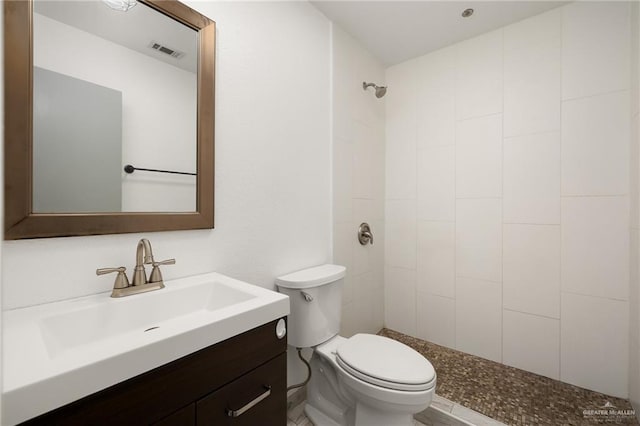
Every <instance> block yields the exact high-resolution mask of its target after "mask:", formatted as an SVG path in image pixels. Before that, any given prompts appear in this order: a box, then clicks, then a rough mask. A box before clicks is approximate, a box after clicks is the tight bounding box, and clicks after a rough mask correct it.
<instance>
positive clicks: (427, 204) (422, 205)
mask: <svg viewBox="0 0 640 426" xmlns="http://www.w3.org/2000/svg"><path fill="white" fill-rule="evenodd" d="M455 170H456V162H455V148H454V147H453V146H443V147H434V148H428V149H422V150H419V151H418V219H420V220H451V221H453V220H455V215H456V213H455V211H456V210H455V209H456V171H455Z"/></svg>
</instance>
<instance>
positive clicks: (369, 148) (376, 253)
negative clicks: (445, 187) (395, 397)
mask: <svg viewBox="0 0 640 426" xmlns="http://www.w3.org/2000/svg"><path fill="white" fill-rule="evenodd" d="M332 45H333V49H332V51H333V254H334V256H333V258H334V262H335V263H337V264H340V265H344V266H346V267H347V276H346V278H345V286H344V291H343V298H342V305H343V306H342V330H341V334H342V335H343V336H351V335H353V334H355V333H358V332H360V333H362V332H369V333H376V332H378V331H379V330H380V329H381V328H382V325H383V316H384V290H383V285H384V260H383V256H384V175H385V174H384V168H385V166H384V123H385V121H384V100H385V98H382V99H378V98H376V97H375V95H374V91H373V90H372V89H369V90H368V91H366V92H365V91H364V90H363V89H362V82H363V81H367V82H375V83H377V84H378V85H384V68H383V67H382V65H381V64H380V62H378V61H377V60H376V59H375V58H374V57H373V56H372V55H371V54H370V53H369V52H368V51H367V50H365V49H364V47H362V46H361V45H360V44H359V43H358V42H357V41H356V40H355V39H353V38H352V37H351V36H350V35H348V34H347V33H345V32H344V31H343V30H342V29H340V28H339V27H338V26H337V25H333V30H332ZM362 222H367V223H369V225H370V226H371V229H372V232H373V235H374V244H373V245H366V246H362V245H360V243H359V242H358V239H357V230H358V227H359V226H360V224H361V223H362Z"/></svg>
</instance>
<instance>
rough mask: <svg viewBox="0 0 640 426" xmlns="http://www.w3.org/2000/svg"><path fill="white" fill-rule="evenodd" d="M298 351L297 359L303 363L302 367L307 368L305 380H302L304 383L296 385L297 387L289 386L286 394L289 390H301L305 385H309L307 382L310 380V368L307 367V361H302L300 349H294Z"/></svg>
mask: <svg viewBox="0 0 640 426" xmlns="http://www.w3.org/2000/svg"><path fill="white" fill-rule="evenodd" d="M296 349H297V350H298V357H300V360H301V361H302V362H304V365H306V366H307V378H306V379H305V380H304V382H302V383H298V384H297V385H291V386H289V387H288V388H287V392H289V391H290V390H291V389H297V388H301V387H303V386H304V385H306V384H307V383H309V380H311V366H310V365H309V361H307V360H306V359H304V357H303V356H302V348H296Z"/></svg>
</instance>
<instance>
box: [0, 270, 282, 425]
mask: <svg viewBox="0 0 640 426" xmlns="http://www.w3.org/2000/svg"><path fill="white" fill-rule="evenodd" d="M165 285H166V288H164V289H161V290H158V291H153V292H149V293H144V294H139V295H133V296H127V297H124V298H119V299H115V298H111V297H109V296H110V293H101V294H98V295H93V296H88V297H82V298H78V299H71V300H65V301H62V302H55V303H48V304H44V305H39V306H33V307H28V308H23V309H15V310H10V311H7V312H4V314H3V328H4V336H3V339H4V343H3V356H2V361H3V396H2V398H3V399H2V402H3V411H2V416H3V418H2V424H3V425H13V424H16V423H20V422H22V421H25V420H28V419H30V418H33V417H35V416H38V415H40V414H43V413H46V412H48V411H50V410H52V409H55V408H57V407H60V406H63V405H65V404H68V403H70V402H73V401H75V400H77V399H80V398H82V397H84V396H87V395H90V394H92V393H94V392H97V391H99V390H101V389H105V388H107V387H109V386H112V385H115V384H117V383H120V382H122V381H124V380H127V379H129V378H131V377H134V376H136V375H139V374H141V373H143V372H145V371H148V370H151V369H153V368H156V367H159V366H161V365H164V364H166V363H168V362H171V361H174V360H176V359H178V358H181V357H183V356H185V355H188V354H190V353H192V352H195V351H197V350H200V349H203V348H205V347H207V346H210V345H212V344H215V343H218V342H221V341H223V340H226V339H228V338H231V337H233V336H236V335H238V334H241V333H243V332H245V331H248V330H251V329H252V328H255V327H258V326H260V325H262V324H265V323H267V322H269V321H272V320H275V319H277V318H281V317H284V316H286V315H288V314H289V300H288V297H287V296H285V295H283V294H280V293H276V292H274V291H271V290H267V289H264V288H261V287H258V286H254V285H251V284H247V283H245V282H242V281H238V280H235V279H232V278H229V277H226V276H224V275H221V274H218V273H208V274H203V275H198V276H193V277H188V278H182V279H178V280H173V281H167V282H165ZM203 291H204V292H205V293H203ZM189 292H190V293H191V296H189V297H191V300H196V298H197V300H201V303H200V305H201V306H198V307H197V309H194V308H193V307H192V306H191V305H189V303H186V302H182V301H181V300H180V297H182V296H181V295H184V294H187V293H189ZM206 292H208V293H206ZM217 294H218V295H220V299H224V297H223V296H224V295H227V296H226V297H227V299H224V300H222V301H217V300H216V295H217ZM237 294H241V295H242V297H238V296H236V295H237ZM229 295H230V296H229ZM203 296H204V297H203ZM234 297H235V300H233V298H234ZM225 300H228V301H225ZM187 302H190V300H187ZM176 305H178V306H176ZM123 321H126V323H124V324H126V327H127V329H126V330H123V326H122V324H123ZM129 325H130V330H129V329H128V327H129ZM149 326H157V327H158V328H157V329H154V330H152V331H149V332H145V330H146V329H147V328H150V327H149ZM67 330H68V331H67ZM274 332H275V331H274Z"/></svg>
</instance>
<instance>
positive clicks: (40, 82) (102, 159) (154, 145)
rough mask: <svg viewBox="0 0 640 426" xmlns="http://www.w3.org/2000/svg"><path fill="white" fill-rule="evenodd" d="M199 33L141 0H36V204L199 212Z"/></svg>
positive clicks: (52, 209) (40, 207)
mask: <svg viewBox="0 0 640 426" xmlns="http://www.w3.org/2000/svg"><path fill="white" fill-rule="evenodd" d="M197 53H198V34H197V32H196V31H194V30H193V29H191V28H189V27H187V26H185V25H183V24H182V23H180V22H178V21H176V20H174V19H172V18H170V17H168V16H165V15H163V14H162V13H158V12H157V11H155V10H153V9H152V8H151V7H149V6H147V5H145V4H143V3H139V2H138V3H137V4H136V5H135V6H134V7H132V8H131V9H129V10H128V11H126V12H124V11H119V10H114V9H112V8H110V7H108V5H107V4H106V3H105V2H103V1H101V0H92V1H51V0H36V1H35V2H34V14H33V65H34V73H33V101H34V106H33V200H32V202H33V212H34V213H92V212H95V213H109V212H194V211H196V178H197V177H196V176H195V175H179V174H169V173H160V172H148V171H138V170H137V171H135V172H133V173H131V174H129V173H127V172H125V171H124V167H125V166H126V165H128V164H130V165H133V166H134V167H139V168H149V169H159V170H168V171H180V172H185V173H196V172H197V170H196V166H197V157H196V156H197V152H196V151H197V149H196V146H197V145H196V136H197V135H196V133H197V121H196V119H197V68H198V63H197Z"/></svg>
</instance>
